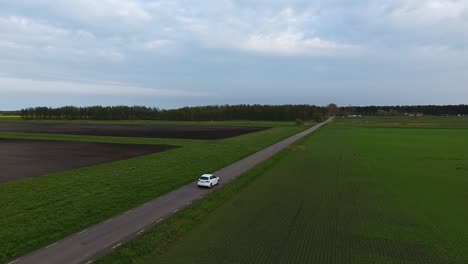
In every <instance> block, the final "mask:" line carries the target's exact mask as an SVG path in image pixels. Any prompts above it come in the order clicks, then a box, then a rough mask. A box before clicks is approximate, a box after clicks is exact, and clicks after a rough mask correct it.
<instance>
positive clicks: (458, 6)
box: [381, 0, 468, 32]
mask: <svg viewBox="0 0 468 264" xmlns="http://www.w3.org/2000/svg"><path fill="white" fill-rule="evenodd" d="M381 7H382V8H381V10H382V11H383V12H384V18H387V19H389V22H390V23H393V24H394V25H398V26H401V27H407V28H428V27H431V26H441V27H442V28H437V30H441V31H442V32H445V31H452V30H454V28H450V27H451V26H456V27H457V28H458V29H460V27H461V28H462V29H464V30H466V29H467V27H468V1H465V0H385V1H383V4H382V6H381ZM434 30H435V29H434Z"/></svg>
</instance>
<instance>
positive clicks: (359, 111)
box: [338, 105, 468, 116]
mask: <svg viewBox="0 0 468 264" xmlns="http://www.w3.org/2000/svg"><path fill="white" fill-rule="evenodd" d="M338 113H339V114H341V115H379V116H401V115H405V114H417V113H421V114H424V115H435V116H447V115H451V116H455V115H468V105H402V106H347V107H340V108H339V110H338Z"/></svg>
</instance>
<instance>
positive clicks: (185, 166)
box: [0, 125, 307, 262]
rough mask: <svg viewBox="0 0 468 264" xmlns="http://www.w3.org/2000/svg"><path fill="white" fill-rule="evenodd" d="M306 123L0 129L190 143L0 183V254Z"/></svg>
mask: <svg viewBox="0 0 468 264" xmlns="http://www.w3.org/2000/svg"><path fill="white" fill-rule="evenodd" d="M305 128H307V127H298V126H295V125H280V126H277V127H273V128H272V129H268V130H265V131H261V132H257V133H251V134H246V135H243V136H239V137H234V138H228V139H223V140H209V141H203V140H178V139H145V138H113V137H93V136H90V137H88V136H68V135H46V134H21V133H17V134H15V133H0V137H4V138H29V139H49V140H72V141H95V142H109V143H112V142H115V143H136V144H170V145H177V146H182V147H181V148H178V149H174V150H170V151H168V152H164V153H158V154H153V155H148V156H144V157H138V158H133V159H130V160H124V161H118V162H113V163H108V164H102V165H98V166H93V167H88V168H83V169H77V170H70V171H63V172H58V173H54V174H50V175H47V176H42V177H36V178H30V179H25V180H19V181H14V182H9V183H6V184H0V201H2V203H0V212H1V214H2V217H1V218H0V226H1V227H2V228H1V229H0V241H2V246H1V248H0V262H5V261H8V260H11V259H14V258H16V257H18V256H21V255H23V254H26V253H28V252H30V251H32V250H34V249H37V248H40V247H43V246H46V245H48V244H49V243H52V242H54V241H56V240H58V239H61V238H63V237H65V236H67V235H69V234H72V233H74V232H77V231H80V230H82V229H84V228H86V227H88V226H91V225H93V224H97V223H99V222H102V221H104V220H106V219H108V218H110V217H112V216H114V215H116V214H118V213H120V212H124V211H126V210H128V209H130V208H133V207H135V206H136V205H139V204H142V203H144V202H147V201H149V200H151V199H153V198H155V197H158V196H160V195H162V194H164V193H167V192H169V191H171V190H174V189H175V188H177V187H179V186H182V185H184V184H187V183H189V182H191V181H193V180H195V179H196V178H198V176H199V175H200V174H201V173H205V172H211V171H215V170H217V169H220V168H222V167H224V166H226V165H229V164H231V163H233V162H235V161H237V160H239V159H241V158H243V157H245V156H247V155H249V154H252V153H254V152H256V151H258V150H260V149H263V148H265V147H267V146H269V145H271V144H273V143H275V142H278V141H280V140H281V139H284V138H286V137H288V136H291V135H293V134H296V133H298V132H300V131H302V130H304V129H305ZM32 165H33V164H32Z"/></svg>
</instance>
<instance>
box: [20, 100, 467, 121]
mask: <svg viewBox="0 0 468 264" xmlns="http://www.w3.org/2000/svg"><path fill="white" fill-rule="evenodd" d="M18 113H19V114H20V115H21V117H22V118H24V119H59V120H60V119H63V120H65V119H67V120H169V121H223V120H252V121H260V120H265V121H293V120H306V121H307V120H313V121H321V120H323V119H324V118H325V117H326V116H327V115H328V116H329V115H379V116H402V115H405V114H415V113H422V114H425V115H468V105H407V106H398V105H397V106H346V107H338V106H336V105H335V104H329V105H328V106H326V107H320V106H315V105H258V104H256V105H246V104H245V105H211V106H196V107H182V108H178V109H160V108H156V107H146V106H89V107H76V106H65V107H59V108H51V107H34V108H27V109H22V110H21V111H20V112H18Z"/></svg>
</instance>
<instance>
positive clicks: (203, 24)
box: [0, 0, 468, 109]
mask: <svg viewBox="0 0 468 264" xmlns="http://www.w3.org/2000/svg"><path fill="white" fill-rule="evenodd" d="M467 84H468V0H316V1H313V0H312V1H311V0H308V1H305V0H255V1H251V0H206V1H193V0H160V1H156V0H99V1H96V0H60V1H57V0H0V109H17V108H22V107H28V106H38V105H48V106H62V105H95V104H103V105H116V104H126V105H149V106H159V107H164V108H172V107H178V106H184V105H205V104H226V103H229V104H236V103H261V104H285V103H308V104H318V105H324V104H327V103H329V102H336V103H338V104H340V105H368V104H458V103H468V85H467Z"/></svg>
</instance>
